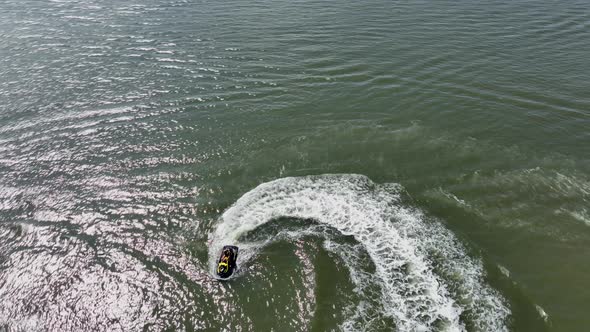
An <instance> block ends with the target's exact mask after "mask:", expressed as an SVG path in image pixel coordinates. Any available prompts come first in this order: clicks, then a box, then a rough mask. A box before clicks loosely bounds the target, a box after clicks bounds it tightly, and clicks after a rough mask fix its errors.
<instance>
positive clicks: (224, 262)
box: [217, 249, 231, 275]
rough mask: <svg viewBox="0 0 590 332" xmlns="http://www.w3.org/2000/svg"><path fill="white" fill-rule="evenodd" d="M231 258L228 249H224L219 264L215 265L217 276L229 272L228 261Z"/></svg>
mask: <svg viewBox="0 0 590 332" xmlns="http://www.w3.org/2000/svg"><path fill="white" fill-rule="evenodd" d="M230 256H231V251H230V250H229V249H225V250H224V251H223V254H222V256H221V259H220V260H219V264H218V265H217V274H219V275H223V274H226V273H227V272H228V271H229V259H230Z"/></svg>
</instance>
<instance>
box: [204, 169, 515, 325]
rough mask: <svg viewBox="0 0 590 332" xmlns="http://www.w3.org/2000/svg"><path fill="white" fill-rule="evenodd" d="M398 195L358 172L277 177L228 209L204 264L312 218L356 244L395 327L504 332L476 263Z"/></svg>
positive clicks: (497, 304) (248, 249)
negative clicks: (269, 230) (270, 226)
mask: <svg viewBox="0 0 590 332" xmlns="http://www.w3.org/2000/svg"><path fill="white" fill-rule="evenodd" d="M402 190H403V188H402V187H401V186H400V185H397V184H385V185H377V184H375V183H373V182H371V181H370V180H369V179H368V178H367V177H365V176H362V175H323V176H310V177H300V178H283V179H278V180H275V181H271V182H268V183H264V184H261V185H259V186H258V187H257V188H255V189H253V190H252V191H250V192H248V193H246V194H245V195H243V196H242V197H241V198H240V199H239V200H238V201H237V202H236V203H235V204H234V205H233V206H232V207H231V208H229V209H228V210H227V211H226V212H225V213H224V214H223V215H222V217H221V220H220V222H219V223H218V224H217V227H216V229H215V230H214V231H213V232H212V233H211V234H210V248H209V267H210V269H211V271H213V269H214V266H215V260H216V258H217V254H218V253H219V250H220V249H221V247H222V246H223V245H226V244H237V245H239V246H241V247H242V248H244V249H245V250H243V254H241V255H240V259H239V262H238V263H239V264H244V263H247V262H248V261H249V260H251V259H252V258H253V257H255V256H256V254H257V251H258V250H259V249H260V248H261V247H263V246H264V244H260V243H258V244H257V243H248V242H240V240H241V237H242V236H243V235H245V234H247V233H249V232H251V231H253V230H255V229H256V228H257V227H259V226H261V225H264V224H265V223H267V222H269V221H272V220H275V219H277V218H282V217H288V218H294V219H304V220H314V221H316V222H319V223H320V224H323V225H327V226H330V227H331V228H334V229H336V230H338V231H339V232H340V233H341V234H343V235H349V236H353V237H354V238H355V239H356V240H357V241H358V242H359V243H360V244H361V245H362V246H363V247H364V249H365V250H366V251H367V253H368V255H369V256H370V259H371V260H372V261H373V263H374V265H375V274H374V279H375V281H376V282H378V284H379V285H380V288H381V293H382V294H380V300H379V301H380V307H381V309H380V310H381V311H382V314H384V315H386V316H388V317H391V318H393V319H394V322H395V325H396V327H397V328H398V329H399V330H402V331H430V330H432V329H435V328H440V327H443V328H444V329H446V330H451V331H463V330H466V329H467V328H469V329H475V330H483V331H506V330H507V329H508V328H507V326H506V324H507V319H508V316H509V314H510V311H509V309H508V308H507V306H506V304H505V301H504V299H503V298H502V296H501V295H500V294H499V293H498V292H497V291H495V290H493V289H492V288H491V287H489V286H488V285H487V284H486V283H485V281H484V280H485V272H484V270H483V266H482V263H481V262H480V261H479V260H477V259H474V258H471V257H469V256H468V255H467V254H466V250H465V248H464V247H463V246H462V245H461V243H460V242H459V241H458V240H457V239H456V238H455V236H454V235H453V234H452V233H451V232H450V231H449V230H447V229H446V228H444V227H443V226H441V224H440V223H438V222H435V221H432V220H428V219H427V218H426V217H425V216H424V215H423V214H422V213H421V212H420V211H418V210H416V209H413V208H409V207H405V206H404V205H403V204H402V198H401V192H402ZM344 260H346V259H344ZM349 269H354V265H349ZM351 278H352V279H353V283H355V284H356V286H357V287H360V286H361V282H360V281H358V282H355V281H354V280H355V278H356V280H360V278H359V277H355V275H354V274H351ZM361 305H362V303H361V304H359V306H361ZM358 309H359V310H360V308H358ZM351 319H354V317H353V318H351ZM346 326H349V327H350V326H355V324H354V322H350V321H347V322H345V324H344V325H343V326H342V327H343V328H345V327H346Z"/></svg>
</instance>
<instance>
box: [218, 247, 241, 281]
mask: <svg viewBox="0 0 590 332" xmlns="http://www.w3.org/2000/svg"><path fill="white" fill-rule="evenodd" d="M237 260H238V247H236V246H224V247H223V249H221V256H220V257H219V262H218V263H217V271H216V272H217V275H218V276H219V277H220V278H222V279H227V278H229V277H230V276H231V275H232V274H233V273H234V271H235V270H236V268H237V267H238V265H237V264H236V262H237Z"/></svg>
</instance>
